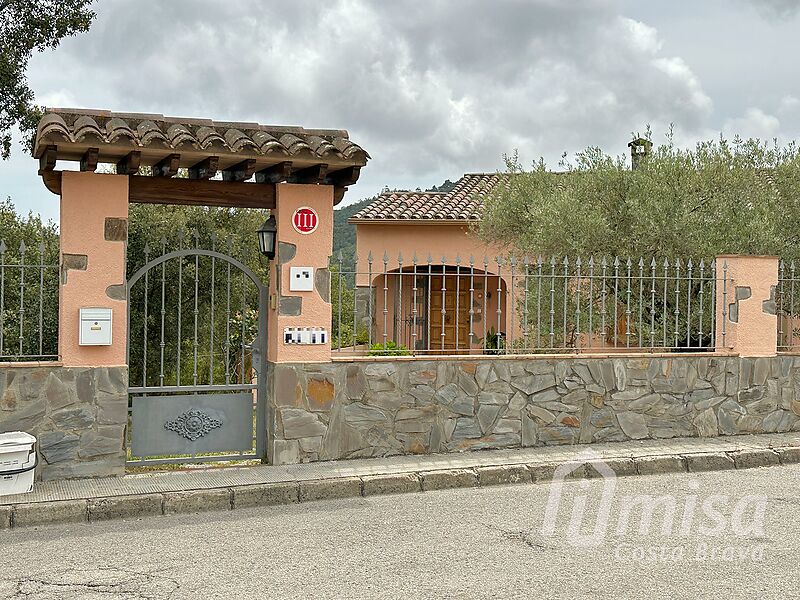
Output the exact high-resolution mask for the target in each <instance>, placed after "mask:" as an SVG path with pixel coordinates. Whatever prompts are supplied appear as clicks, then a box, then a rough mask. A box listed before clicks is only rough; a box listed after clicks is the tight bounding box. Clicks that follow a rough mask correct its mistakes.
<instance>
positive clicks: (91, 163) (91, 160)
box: [81, 148, 100, 173]
mask: <svg viewBox="0 0 800 600" xmlns="http://www.w3.org/2000/svg"><path fill="white" fill-rule="evenodd" d="M99 156H100V149H99V148H89V149H88V150H87V151H86V152H84V153H83V157H81V171H86V172H88V173H94V172H95V171H96V170H97V159H98V157H99Z"/></svg>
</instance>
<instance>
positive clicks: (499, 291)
mask: <svg viewBox="0 0 800 600" xmlns="http://www.w3.org/2000/svg"><path fill="white" fill-rule="evenodd" d="M495 260H496V261H497V338H496V343H497V353H498V354H500V341H501V339H502V336H501V335H500V327H501V324H500V322H501V319H502V316H503V309H502V302H501V300H502V299H503V280H502V279H501V278H500V271H501V270H502V268H503V267H502V258H501V257H500V256H496V257H495Z"/></svg>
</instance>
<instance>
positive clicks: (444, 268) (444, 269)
mask: <svg viewBox="0 0 800 600" xmlns="http://www.w3.org/2000/svg"><path fill="white" fill-rule="evenodd" d="M446 265H447V257H446V256H442V333H441V335H440V336H439V337H440V338H441V351H442V354H444V338H445V317H446V314H447V311H446V306H447V301H446V294H447V282H446V281H445V275H446V273H447V266H446Z"/></svg>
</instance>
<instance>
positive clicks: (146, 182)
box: [128, 176, 276, 208]
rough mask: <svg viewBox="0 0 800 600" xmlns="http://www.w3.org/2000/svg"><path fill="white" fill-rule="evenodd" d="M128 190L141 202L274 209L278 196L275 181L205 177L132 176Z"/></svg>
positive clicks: (130, 196) (131, 197)
mask: <svg viewBox="0 0 800 600" xmlns="http://www.w3.org/2000/svg"><path fill="white" fill-rule="evenodd" d="M128 190H129V191H128V199H129V201H130V202H138V203H142V204H178V205H189V206H224V207H228V208H275V197H276V193H275V184H270V183H264V184H256V183H245V182H242V181H216V180H206V179H181V178H163V177H142V176H132V177H131V178H130V183H129V186H128Z"/></svg>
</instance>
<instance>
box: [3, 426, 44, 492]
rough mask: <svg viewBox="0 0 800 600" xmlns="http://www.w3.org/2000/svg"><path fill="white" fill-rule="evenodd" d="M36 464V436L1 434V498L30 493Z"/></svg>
mask: <svg viewBox="0 0 800 600" xmlns="http://www.w3.org/2000/svg"><path fill="white" fill-rule="evenodd" d="M36 464H37V456H36V438H35V437H34V436H32V435H31V434H29V433H25V432H24V431H12V432H9V433H0V496H9V495H12V494H26V493H28V492H30V491H31V490H32V489H33V475H34V473H35V471H36Z"/></svg>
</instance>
